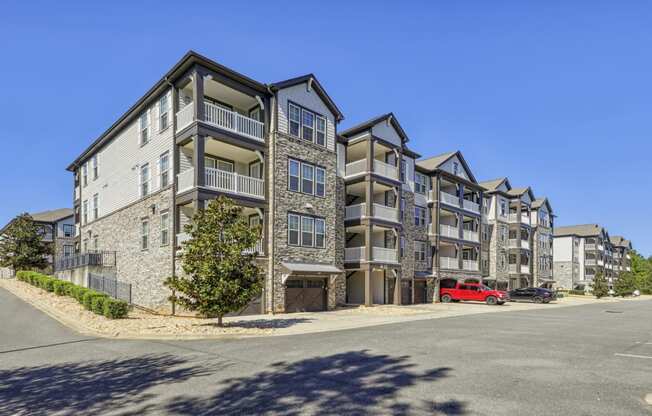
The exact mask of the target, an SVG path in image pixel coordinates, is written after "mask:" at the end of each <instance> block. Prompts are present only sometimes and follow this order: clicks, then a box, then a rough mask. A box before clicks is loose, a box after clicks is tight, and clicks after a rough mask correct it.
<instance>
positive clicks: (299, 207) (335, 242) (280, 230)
mask: <svg viewBox="0 0 652 416" xmlns="http://www.w3.org/2000/svg"><path fill="white" fill-rule="evenodd" d="M273 140H274V155H273V156H272V157H271V158H270V160H271V161H272V162H270V163H272V168H273V170H274V172H273V179H272V181H271V182H272V183H273V185H272V186H273V187H274V190H273V192H274V196H273V198H274V200H273V201H271V202H270V203H271V206H272V209H273V210H274V223H273V233H272V234H271V236H270V238H273V240H274V243H273V244H274V254H273V258H272V259H271V264H272V269H271V273H269V274H268V284H267V285H266V288H267V290H268V293H269V296H268V299H269V300H272V299H271V296H272V293H271V292H272V290H271V289H272V285H273V287H274V289H273V291H274V294H273V296H274V298H273V302H274V311H275V312H283V311H284V310H285V286H284V284H283V283H282V280H281V276H282V274H283V268H282V266H281V263H282V262H295V263H321V264H329V265H334V266H336V267H338V268H340V269H341V268H342V266H343V256H344V253H343V250H341V251H340V252H339V253H338V252H337V248H338V247H343V246H344V245H343V240H342V239H343V236H342V233H343V232H344V231H343V228H344V227H343V219H340V221H341V223H338V215H343V213H342V212H343V209H342V206H343V204H344V201H343V200H342V201H340V202H339V203H338V190H337V177H336V164H337V156H336V154H335V152H333V151H330V150H328V149H325V148H323V147H321V146H317V145H313V144H311V143H307V142H305V141H301V140H298V139H294V138H292V137H289V136H287V135H285V134H282V133H276V134H275V135H274V139H273ZM289 157H292V158H295V159H299V160H302V161H305V162H308V163H313V164H315V165H318V166H321V167H323V168H325V169H326V197H324V198H321V197H317V196H312V195H306V194H302V193H299V192H291V191H289V190H288V172H287V170H288V158H289ZM307 204H310V205H312V209H308V208H307V207H306V205H307ZM288 212H296V213H299V214H309V215H315V216H318V217H322V218H324V219H325V222H326V248H323V249H322V248H305V247H294V246H289V245H288V241H287V238H288V237H287V235H288V231H287V226H288V218H287V216H288ZM338 212H340V213H339V214H338ZM338 227H340V228H341V229H342V230H341V231H340V232H339V233H338V231H337V229H338ZM328 281H329V285H328V293H329V296H328V308H329V309H332V308H334V307H335V306H336V305H337V304H340V303H344V301H345V294H346V282H345V277H344V274H343V273H342V274H340V275H338V276H337V278H335V279H331V278H329V279H328ZM268 305H270V304H269V303H268Z"/></svg>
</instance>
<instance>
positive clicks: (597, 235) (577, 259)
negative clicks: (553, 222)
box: [554, 224, 631, 289]
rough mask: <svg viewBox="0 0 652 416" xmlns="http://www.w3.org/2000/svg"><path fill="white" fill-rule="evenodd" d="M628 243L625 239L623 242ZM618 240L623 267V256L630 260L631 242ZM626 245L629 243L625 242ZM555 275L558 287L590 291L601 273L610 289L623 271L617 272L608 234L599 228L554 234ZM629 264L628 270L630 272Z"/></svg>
mask: <svg viewBox="0 0 652 416" xmlns="http://www.w3.org/2000/svg"><path fill="white" fill-rule="evenodd" d="M622 240H624V239H622ZM622 240H618V241H619V243H621V244H623V245H624V247H622V246H621V247H620V248H618V250H617V251H618V253H619V254H618V255H619V256H620V257H618V259H619V262H618V265H619V266H620V265H621V264H622V263H621V262H620V261H621V260H622V255H624V256H625V259H626V260H627V256H628V253H627V252H628V250H629V248H630V247H631V245H630V244H628V243H629V242H627V243H625V242H623V241H622ZM624 241H626V240H624ZM554 252H555V259H554V275H555V280H556V281H557V285H558V286H559V287H562V288H566V289H575V288H578V289H588V288H590V285H591V283H592V282H593V279H594V278H595V276H596V275H597V274H598V273H602V274H603V275H604V276H605V277H606V278H607V282H608V284H609V286H610V287H612V286H613V283H614V281H615V280H616V279H617V278H618V274H619V273H620V271H621V269H620V267H619V268H617V269H616V270H614V263H615V262H614V249H613V247H612V243H611V237H610V236H609V233H608V232H607V230H606V229H605V228H604V227H602V226H600V225H599V224H582V225H572V226H564V227H557V228H555V230H554ZM627 264H628V263H625V270H627Z"/></svg>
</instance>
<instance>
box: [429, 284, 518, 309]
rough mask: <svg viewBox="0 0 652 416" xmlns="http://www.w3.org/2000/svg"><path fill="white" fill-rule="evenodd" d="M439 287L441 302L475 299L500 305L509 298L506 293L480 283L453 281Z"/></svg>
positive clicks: (488, 303)
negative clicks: (447, 285)
mask: <svg viewBox="0 0 652 416" xmlns="http://www.w3.org/2000/svg"><path fill="white" fill-rule="evenodd" d="M449 286H451V287H442V288H441V289H439V299H441V301H442V302H444V303H448V302H456V301H460V300H476V301H480V302H486V303H487V305H502V304H503V303H505V302H507V301H508V300H509V296H508V295H507V293H505V292H503V291H500V290H494V289H491V288H490V287H487V286H485V285H483V284H481V283H461V282H455V283H454V284H451V285H449Z"/></svg>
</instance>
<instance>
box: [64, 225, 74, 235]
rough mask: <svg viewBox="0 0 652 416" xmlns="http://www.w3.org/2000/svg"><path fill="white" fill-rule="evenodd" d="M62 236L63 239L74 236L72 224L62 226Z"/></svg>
mask: <svg viewBox="0 0 652 416" xmlns="http://www.w3.org/2000/svg"><path fill="white" fill-rule="evenodd" d="M63 236H64V237H74V236H75V226H74V225H72V224H63Z"/></svg>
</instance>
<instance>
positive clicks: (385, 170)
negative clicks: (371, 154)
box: [374, 160, 398, 180]
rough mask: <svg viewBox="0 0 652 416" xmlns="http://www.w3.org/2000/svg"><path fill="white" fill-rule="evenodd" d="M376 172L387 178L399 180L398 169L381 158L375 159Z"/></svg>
mask: <svg viewBox="0 0 652 416" xmlns="http://www.w3.org/2000/svg"><path fill="white" fill-rule="evenodd" d="M374 172H375V173H377V174H379V175H381V176H384V177H386V178H390V179H394V180H398V169H396V166H392V165H390V164H388V163H385V162H382V161H380V160H374Z"/></svg>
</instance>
